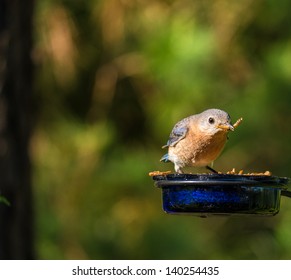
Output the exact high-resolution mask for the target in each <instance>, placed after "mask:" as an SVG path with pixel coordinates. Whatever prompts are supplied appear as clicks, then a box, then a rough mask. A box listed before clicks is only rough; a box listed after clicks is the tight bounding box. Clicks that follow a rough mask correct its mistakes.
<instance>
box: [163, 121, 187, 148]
mask: <svg viewBox="0 0 291 280" xmlns="http://www.w3.org/2000/svg"><path fill="white" fill-rule="evenodd" d="M188 123H189V120H188V118H186V119H183V120H181V121H180V122H178V123H177V124H176V125H175V126H174V128H173V130H172V132H171V134H170V137H169V140H168V142H167V144H166V145H164V146H163V147H162V148H166V147H174V146H175V145H176V144H177V143H178V142H179V141H181V140H182V139H183V138H185V136H186V134H187V132H188V130H189V126H188Z"/></svg>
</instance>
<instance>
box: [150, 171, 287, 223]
mask: <svg viewBox="0 0 291 280" xmlns="http://www.w3.org/2000/svg"><path fill="white" fill-rule="evenodd" d="M153 180H154V181H155V185H156V187H158V188H161V189H162V199H163V209H164V211H165V212H166V213H170V214H191V215H197V216H201V217H207V216H208V215H234V214H252V215H261V216H270V215H271V216H272V215H276V214H277V213H278V212H279V210H280V200H281V195H284V196H288V197H290V196H291V195H290V194H291V192H290V191H288V189H287V184H288V182H289V179H288V178H286V177H276V176H267V175H232V174H168V175H157V176H153Z"/></svg>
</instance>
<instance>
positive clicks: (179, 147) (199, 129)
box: [160, 109, 242, 173]
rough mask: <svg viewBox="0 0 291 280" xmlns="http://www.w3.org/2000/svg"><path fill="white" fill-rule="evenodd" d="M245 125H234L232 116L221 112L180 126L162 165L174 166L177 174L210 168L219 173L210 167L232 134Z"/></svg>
mask: <svg viewBox="0 0 291 280" xmlns="http://www.w3.org/2000/svg"><path fill="white" fill-rule="evenodd" d="M241 121H242V118H241V119H240V120H238V121H237V122H236V123H235V126H234V125H232V124H231V118H230V116H229V114H228V113H227V112H225V111H223V110H220V109H208V110H205V111H203V112H202V113H200V114H196V115H192V116H189V117H186V118H184V119H182V120H181V121H179V122H177V123H176V124H175V125H174V127H173V129H172V131H171V133H170V136H169V140H168V142H167V144H166V145H164V146H163V147H162V148H168V153H166V154H165V155H164V156H163V157H162V158H161V159H160V161H162V162H172V163H174V168H175V171H176V173H184V172H183V168H184V167H188V166H192V167H206V168H207V169H208V170H210V171H211V172H213V173H218V172H217V171H216V170H214V169H213V168H211V167H210V166H209V165H210V164H212V163H213V162H214V160H215V159H216V158H217V157H218V156H219V155H220V153H221V151H222V150H223V148H224V145H225V143H226V141H227V140H228V132H229V131H234V128H235V127H236V126H237V125H238V124H239V123H240V122H241Z"/></svg>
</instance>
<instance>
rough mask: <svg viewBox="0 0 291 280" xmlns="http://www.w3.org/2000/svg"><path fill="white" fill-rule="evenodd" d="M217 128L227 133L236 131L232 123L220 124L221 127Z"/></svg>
mask: <svg viewBox="0 0 291 280" xmlns="http://www.w3.org/2000/svg"><path fill="white" fill-rule="evenodd" d="M217 128H220V129H222V130H225V131H229V130H231V131H234V127H233V125H231V124H230V123H227V124H219V125H217Z"/></svg>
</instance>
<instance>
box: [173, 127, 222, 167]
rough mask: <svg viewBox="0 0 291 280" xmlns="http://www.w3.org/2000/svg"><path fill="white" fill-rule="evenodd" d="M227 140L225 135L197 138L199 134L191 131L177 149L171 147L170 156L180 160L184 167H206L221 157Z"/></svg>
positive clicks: (205, 135) (219, 133)
mask: <svg viewBox="0 0 291 280" xmlns="http://www.w3.org/2000/svg"><path fill="white" fill-rule="evenodd" d="M226 140H227V134H225V133H221V132H218V133H216V134H214V135H208V134H204V135H200V137H197V133H195V134H194V133H192V132H191V131H190V132H189V134H188V135H187V137H185V138H184V139H182V140H181V141H180V142H179V143H177V145H176V146H175V147H170V149H169V155H173V156H175V157H177V158H179V161H181V162H183V163H184V165H192V166H206V165H208V164H209V163H211V162H213V161H214V160H215V159H216V158H217V157H218V156H219V154H220V153H221V151H222V149H223V147H224V145H225V142H226Z"/></svg>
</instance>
